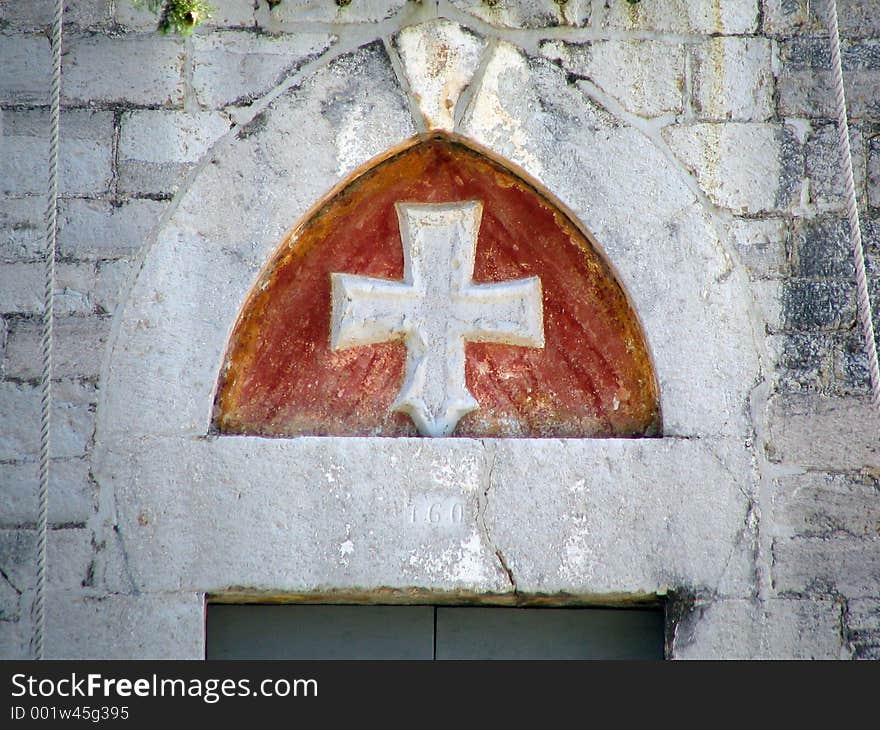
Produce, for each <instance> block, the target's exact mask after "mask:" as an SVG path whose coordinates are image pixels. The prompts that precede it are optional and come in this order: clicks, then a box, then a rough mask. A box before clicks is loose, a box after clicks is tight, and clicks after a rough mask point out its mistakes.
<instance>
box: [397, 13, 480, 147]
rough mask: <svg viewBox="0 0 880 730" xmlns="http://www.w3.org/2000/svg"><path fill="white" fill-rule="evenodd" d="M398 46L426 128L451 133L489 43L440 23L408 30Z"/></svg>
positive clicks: (398, 36) (452, 26) (403, 34)
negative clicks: (460, 106)
mask: <svg viewBox="0 0 880 730" xmlns="http://www.w3.org/2000/svg"><path fill="white" fill-rule="evenodd" d="M394 43H395V45H396V47H397V50H398V52H399V54H400V58H401V61H402V62H403V68H404V72H405V73H406V77H407V80H408V81H409V86H410V90H411V93H412V95H413V96H414V98H415V100H416V103H417V104H418V105H419V109H420V111H421V113H422V116H423V117H424V119H425V125H426V126H427V128H428V129H445V130H447V131H450V132H451V131H452V130H453V128H454V127H455V111H456V105H457V103H458V100H459V97H460V96H461V93H462V91H463V90H464V89H465V88H466V87H467V86H468V85H469V84H470V82H471V78H472V77H473V75H474V72H475V71H476V70H477V66H478V64H479V62H480V58H481V57H482V54H483V51H484V49H485V47H486V43H485V40H484V39H483V38H482V37H480V36H478V35H476V34H475V33H473V32H472V31H470V30H466V29H465V28H462V27H461V26H460V25H457V24H456V23H451V22H449V21H447V20H436V21H432V22H430V23H423V24H421V25H416V26H411V27H409V28H404V29H403V30H402V31H401V32H400V33H399V34H398V35H397V36H396V38H395V39H394Z"/></svg>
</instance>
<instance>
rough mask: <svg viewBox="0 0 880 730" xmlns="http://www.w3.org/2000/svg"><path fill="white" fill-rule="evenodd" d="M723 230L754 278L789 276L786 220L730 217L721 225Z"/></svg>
mask: <svg viewBox="0 0 880 730" xmlns="http://www.w3.org/2000/svg"><path fill="white" fill-rule="evenodd" d="M722 230H723V232H724V237H725V238H726V239H727V240H728V241H729V242H730V244H731V245H732V246H733V247H734V248H736V250H737V252H738V253H739V255H740V258H741V260H742V262H743V264H744V265H745V267H746V268H747V269H748V270H749V273H750V274H751V275H752V276H755V277H772V276H780V275H785V274H787V273H788V269H789V266H788V252H787V246H788V245H789V243H788V241H789V235H790V234H789V231H788V225H787V222H786V221H785V219H784V218H763V219H759V220H754V219H749V218H731V219H728V220H726V221H724V222H723V223H722Z"/></svg>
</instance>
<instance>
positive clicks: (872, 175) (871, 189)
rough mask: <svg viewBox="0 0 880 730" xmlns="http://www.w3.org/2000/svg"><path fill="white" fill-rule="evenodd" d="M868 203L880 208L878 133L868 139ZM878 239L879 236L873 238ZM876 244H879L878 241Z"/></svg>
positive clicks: (879, 147) (879, 144) (879, 140)
mask: <svg viewBox="0 0 880 730" xmlns="http://www.w3.org/2000/svg"><path fill="white" fill-rule="evenodd" d="M867 148H868V162H867V167H868V175H867V188H868V205H870V206H872V207H874V208H880V135H878V136H876V137H871V138H870V139H869V140H868V144H867ZM874 240H875V241H880V238H875V239H874ZM877 245H880V243H878V244H877Z"/></svg>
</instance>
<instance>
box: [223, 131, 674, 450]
mask: <svg viewBox="0 0 880 730" xmlns="http://www.w3.org/2000/svg"><path fill="white" fill-rule="evenodd" d="M463 200H481V201H483V220H482V227H481V229H480V235H479V239H478V242H477V255H476V267H475V271H474V280H475V281H477V282H496V281H506V280H509V279H520V278H523V277H526V276H538V277H540V279H541V286H542V289H543V297H544V330H545V338H546V346H545V348H544V349H540V350H539V349H532V348H525V347H515V346H512V345H498V344H486V343H468V344H467V346H466V353H467V365H466V378H467V385H468V388H469V389H470V391H471V393H473V395H474V397H475V398H476V399H477V401H478V402H479V403H480V408H479V409H478V410H477V411H475V412H473V413H471V414H469V415H467V416H465V417H464V418H463V419H462V420H461V421H460V422H459V424H458V427H457V429H456V431H455V435H456V436H566V437H575V436H635V435H653V434H657V433H659V430H660V409H659V401H658V391H657V385H656V379H655V376H654V373H653V369H652V365H651V361H650V358H649V356H648V354H647V348H646V345H645V340H644V336H643V334H642V332H641V329H640V327H639V324H638V321H637V319H636V317H635V314H634V313H633V311H632V309H631V307H630V305H629V303H628V301H627V299H626V297H625V295H624V294H623V291H622V290H621V288H620V286H619V284H618V283H617V281H616V280H615V278H614V276H613V274H612V273H611V271H610V269H609V267H608V266H607V264H606V263H605V262H604V260H603V259H602V257H601V256H600V255H599V254H598V253H597V252H596V250H595V248H594V247H593V245H592V244H591V243H590V241H589V240H588V238H587V237H586V235H585V234H584V233H583V232H582V231H581V230H580V229H579V228H578V227H577V226H576V225H575V224H574V223H573V222H572V221H571V220H570V219H569V218H568V217H567V216H566V215H565V214H564V213H563V212H561V211H560V210H559V208H558V207H556V206H555V205H554V204H553V203H552V202H551V201H550V200H549V199H548V196H546V195H545V194H542V193H541V192H539V191H538V190H536V189H535V187H534V186H533V185H531V184H530V183H528V182H526V181H524V180H523V179H522V178H521V177H519V176H517V175H516V174H514V173H513V172H511V171H510V170H509V169H507V168H506V167H505V166H503V165H501V164H500V163H498V162H496V161H494V160H492V159H490V158H489V157H487V156H485V155H483V154H481V153H480V152H478V151H476V150H475V149H473V148H471V147H470V146H469V145H467V144H465V143H463V142H461V141H458V140H454V139H451V138H447V137H445V136H436V135H435V136H431V137H428V138H425V139H422V140H419V141H418V142H417V143H415V144H414V145H413V146H410V147H409V148H407V149H405V150H403V151H401V152H398V153H396V154H394V155H392V156H390V157H388V158H387V159H384V160H382V161H380V162H378V163H376V164H375V165H374V166H372V167H371V168H369V169H368V170H367V171H366V172H363V173H361V174H360V175H358V176H356V177H355V178H354V179H353V180H352V181H351V182H350V183H349V184H348V185H347V186H346V187H344V188H343V189H342V190H341V191H339V192H337V193H336V194H334V195H332V196H331V197H330V198H329V199H328V200H326V201H325V202H324V203H323V204H322V205H321V206H320V207H319V208H318V209H316V210H315V211H313V213H312V214H310V215H309V216H308V217H307V219H306V220H305V221H304V222H303V223H302V224H301V225H300V226H299V227H298V228H297V229H296V230H295V231H294V232H293V233H292V234H291V235H290V236H289V237H288V239H287V240H286V241H285V242H284V243H283V244H282V246H281V247H280V248H279V250H278V252H277V253H276V254H275V256H274V257H273V259H272V260H271V262H270V264H269V265H268V266H267V268H266V269H265V271H264V272H263V274H262V275H261V277H260V280H259V282H258V283H257V285H256V286H255V287H254V289H253V291H252V292H251V294H250V296H249V298H248V301H247V303H246V304H245V307H244V309H243V311H242V314H241V316H240V318H239V321H238V322H237V324H236V327H235V330H234V332H233V335H232V338H231V341H230V344H229V349H228V352H227V357H226V361H225V363H224V366H223V370H222V372H221V376H220V384H219V388H218V393H217V400H216V404H215V426H216V428H217V429H218V430H219V431H220V432H222V433H239V434H241V433H247V434H261V435H272V436H293V435H301V434H312V435H324V434H326V435H385V436H398V435H417V432H416V429H415V427H414V425H413V423H412V422H411V421H410V419H409V418H408V417H407V416H405V415H403V414H400V413H393V412H391V411H390V410H389V409H390V406H391V403H392V402H393V400H394V398H395V396H396V394H397V392H398V391H399V389H400V386H401V384H402V382H403V375H404V361H405V353H406V350H405V347H404V345H403V344H402V343H401V342H388V343H385V344H381V345H372V346H368V347H355V348H350V349H346V350H340V351H338V352H332V351H331V350H330V342H329V336H330V274H331V273H332V272H348V273H353V274H361V275H365V276H376V277H383V278H388V279H401V278H402V277H403V251H402V248H401V242H400V233H399V230H398V221H397V216H396V213H395V210H394V203H395V202H397V201H402V202H418V203H442V202H451V201H463Z"/></svg>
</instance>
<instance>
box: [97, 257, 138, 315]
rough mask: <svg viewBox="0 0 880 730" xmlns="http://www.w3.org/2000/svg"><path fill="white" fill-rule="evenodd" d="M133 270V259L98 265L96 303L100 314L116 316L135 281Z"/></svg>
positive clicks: (104, 262)
mask: <svg viewBox="0 0 880 730" xmlns="http://www.w3.org/2000/svg"><path fill="white" fill-rule="evenodd" d="M133 270H134V263H133V262H132V260H131V259H117V260H116V261H101V262H100V263H99V264H98V273H97V280H96V282H95V289H94V302H95V307H96V309H97V311H98V312H99V313H106V314H114V313H115V312H116V308H117V307H118V306H119V305H120V304H122V303H123V302H124V301H125V299H126V297H127V296H128V290H129V289H130V287H131V283H132V280H133Z"/></svg>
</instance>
